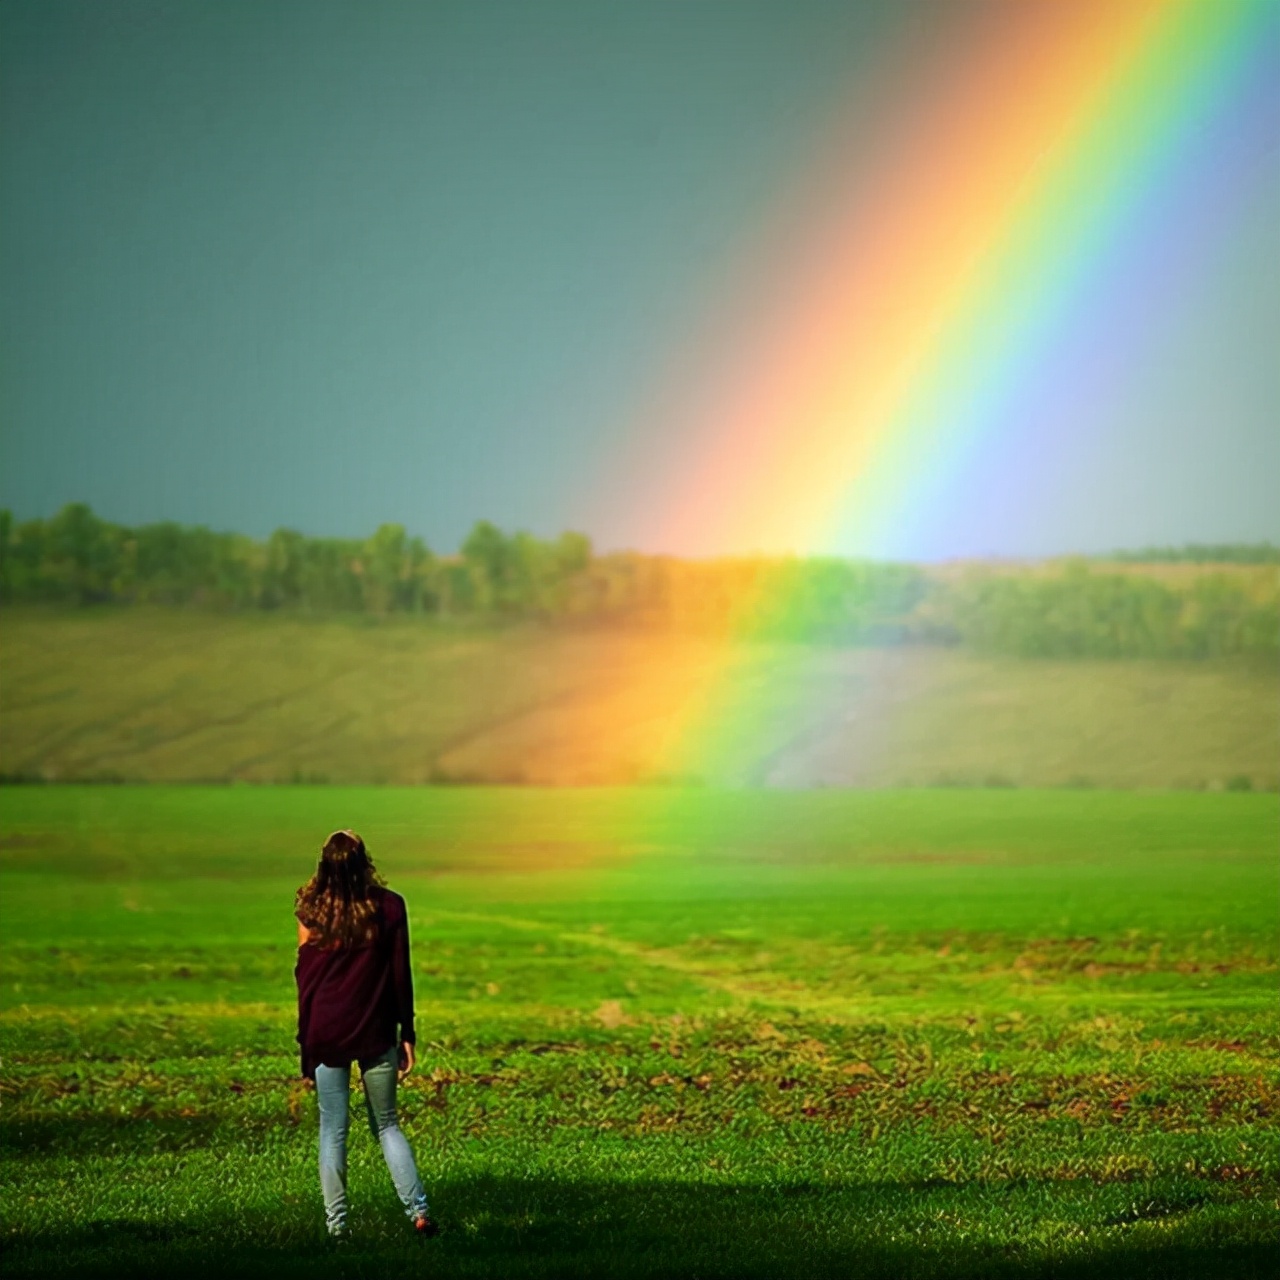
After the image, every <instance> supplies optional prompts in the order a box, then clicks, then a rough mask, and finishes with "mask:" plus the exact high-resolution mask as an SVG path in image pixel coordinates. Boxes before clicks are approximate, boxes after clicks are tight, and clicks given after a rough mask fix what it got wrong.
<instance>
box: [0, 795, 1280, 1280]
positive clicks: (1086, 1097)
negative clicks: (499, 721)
mask: <svg viewBox="0 0 1280 1280" xmlns="http://www.w3.org/2000/svg"><path fill="white" fill-rule="evenodd" d="M1278 809H1280V804H1278V801H1277V798H1276V797H1275V796H1273V795H1234V794H1227V795H1212V794H1191V793H1186V794H1168V793H1166V794H1143V793H1114V792H1100V791H1098V792H1067V791H1058V792H1044V791H1040V792H1036V791H1029V790H1022V791H1007V790H1005V791H978V790H974V791H954V790H953V791H929V790H915V791H898V792H862V793H858V792H838V791H826V792H823V791H816V792H813V791H811V792H804V793H788V792H751V791H745V792H717V791H712V790H700V791H699V790H694V791H680V790H677V789H674V788H647V789H633V790H625V789H619V790H589V789H583V790H575V791H551V790H545V791H544V790H537V789H532V788H524V789H515V790H492V789H482V788H449V789H419V790H408V789H406V790H398V789H363V790H362V789H339V788H303V787H290V788H255V787H220V788H207V789H195V788H192V789H185V788H129V787H99V788H76V787H42V788H41V787H20V788H15V787H9V788H3V789H0V837H2V848H3V857H2V861H0V930H3V938H4V946H3V974H2V976H0V993H2V995H3V1002H2V1008H0V1026H2V1028H3V1038H2V1051H3V1090H4V1105H3V1112H2V1123H3V1128H2V1135H3V1154H4V1180H3V1250H4V1270H5V1274H6V1276H20V1275H58V1276H62V1275H74V1276H93V1275H102V1274H111V1275H125V1274H127V1275H130V1276H149V1275H188V1276H195V1275H212V1274H217V1275H237V1274H263V1275H271V1276H285V1277H287V1276H303V1275H306V1276H328V1275H332V1276H374V1275H379V1276H384V1275H405V1274H428V1275H440V1276H464V1277H465V1276H494V1277H535V1276H536V1277H551V1276H563V1275H581V1276H594V1275H606V1274H608V1275H629V1276H646V1277H648V1276H655V1277H656V1276H691V1277H692V1276H725V1277H729V1276H758V1277H774V1276H797V1277H813V1276H886V1277H888V1276H895V1277H896V1276H909V1277H924V1276H938V1277H942V1276H957V1275H960V1276H966V1275H967V1276H1011V1277H1012V1276H1019V1277H1021V1276H1030V1275H1045V1274H1053V1275H1062V1276H1080V1277H1085V1276H1089V1277H1097V1276H1103V1275H1105V1276H1117V1277H1119V1276H1126V1277H1127V1276H1150V1277H1168V1276H1190V1275H1198V1276H1204V1277H1219V1276H1243V1275H1258V1276H1262V1275H1269V1274H1272V1267H1273V1264H1274V1258H1275V1256H1276V1255H1275V1249H1276V1246H1277V1244H1280V1199H1278V1197H1280V1135H1278V1133H1277V1113H1278V1104H1280V1071H1278V1068H1280V1040H1278V1038H1277V1030H1278V1026H1277V1021H1278V1020H1277V1008H1276V974H1277V929H1276V926H1277V904H1276V892H1275V891H1276V870H1277V858H1276V834H1277V818H1278V816H1280V812H1278ZM348 824H351V825H354V826H356V827H357V828H358V829H360V830H361V831H362V832H363V833H364V834H365V836H366V838H367V839H368V841H369V844H370V847H371V850H372V851H373V853H374V854H375V856H376V857H378V858H379V860H380V865H381V866H382V868H383V869H384V871H385V872H386V874H387V875H388V878H389V879H390V881H391V883H392V884H393V886H395V887H396V888H398V889H400V890H401V891H403V892H404V893H405V895H406V897H407V898H408V900H409V904H410V911H411V920H412V927H413V934H414V961H415V979H416V983H417V990H418V1004H419V1009H420V1022H419V1027H420V1050H421V1066H420V1069H419V1071H418V1072H417V1073H416V1074H415V1075H414V1076H413V1077H411V1080H410V1083H409V1085H408V1087H407V1089H406V1090H405V1092H404V1094H403V1095H402V1118H403V1122H404V1126H405V1128H406V1130H407V1132H408V1133H409V1135H410V1138H411V1141H412V1142H413V1143H414V1145H415V1148H416V1152H417V1155H418V1160H419V1163H420V1166H421V1168H422V1170H423V1173H424V1177H425V1179H426V1182H427V1184H428V1190H429V1193H430V1194H431V1197H432V1202H433V1210H434V1212H435V1213H436V1214H437V1216H438V1217H439V1218H440V1219H441V1221H442V1223H443V1224H444V1227H445V1232H444V1234H443V1235H442V1236H441V1238H439V1239H438V1240H435V1241H431V1242H423V1243H422V1244H419V1243H418V1242H416V1241H413V1240H409V1239H407V1238H406V1236H407V1227H406V1225H405V1223H404V1220H403V1218H402V1217H401V1216H400V1214H399V1206H398V1203H397V1202H396V1200H395V1198H394V1194H393V1192H392V1190H391V1187H390V1182H389V1180H388V1178H387V1177H386V1174H385V1171H384V1170H383V1168H382V1166H381V1161H380V1158H378V1157H377V1156H376V1151H375V1146H374V1144H373V1142H372V1141H370V1140H369V1139H368V1136H367V1135H366V1134H364V1133H362V1132H358V1131H357V1132H353V1135H352V1174H351V1182H352V1194H353V1200H354V1204H355V1216H354V1226H355V1230H356V1235H357V1240H356V1242H355V1243H354V1245H353V1246H352V1247H351V1248H350V1250H349V1252H346V1253H342V1254H337V1255H334V1254H331V1253H329V1252H327V1251H326V1249H325V1246H324V1242H323V1238H322V1228H321V1210H320V1200H319V1191H318V1187H317V1185H316V1177H315V1169H314V1161H315V1144H316V1124H315V1115H314V1100H313V1097H312V1096H311V1095H310V1094H309V1093H307V1092H306V1091H304V1090H303V1089H302V1088H301V1087H300V1085H299V1083H298V1081H297V1079H296V1062H295V1056H294V1046H293V1043H292V1034H293V1028H292V996H293V991H292V977H291V969H292V964H293V953H294V947H293V924H292V920H291V918H290V908H291V901H292V892H293V889H294V888H295V886H296V885H297V883H298V882H299V881H300V880H301V879H303V878H304V877H305V875H306V874H307V873H308V872H309V870H310V866H311V864H312V860H313V857H314V854H315V851H316V849H317V846H318V844H319V843H320V841H321V840H322V839H323V837H324V835H325V834H327V832H328V831H329V830H330V829H332V828H333V827H335V826H338V825H348Z"/></svg>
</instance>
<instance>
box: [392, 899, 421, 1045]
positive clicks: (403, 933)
mask: <svg viewBox="0 0 1280 1280" xmlns="http://www.w3.org/2000/svg"><path fill="white" fill-rule="evenodd" d="M391 976H392V977H393V978H394V980H395V984H396V1017H397V1019H398V1020H399V1022H400V1042H401V1044H404V1045H411V1044H413V1043H414V1042H415V1040H416V1039H417V1035H416V1034H415V1032H414V1029H413V970H412V969H411V968H410V966H409V919H408V911H407V909H405V913H404V916H403V917H402V918H401V919H400V920H398V921H396V925H395V931H394V933H393V935H392V938H391Z"/></svg>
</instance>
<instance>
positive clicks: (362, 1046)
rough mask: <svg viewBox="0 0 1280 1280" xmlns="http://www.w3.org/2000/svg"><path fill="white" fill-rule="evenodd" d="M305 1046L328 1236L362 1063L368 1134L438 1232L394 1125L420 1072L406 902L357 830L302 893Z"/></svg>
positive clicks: (343, 1196) (343, 1194)
mask: <svg viewBox="0 0 1280 1280" xmlns="http://www.w3.org/2000/svg"><path fill="white" fill-rule="evenodd" d="M294 914H295V915H296V916H297V918H298V967H297V969H296V970H295V971H294V972H295V976H296V977H297V980H298V1043H299V1045H301V1047H302V1074H303V1075H304V1076H306V1077H308V1078H309V1079H312V1080H314V1081H315V1086H316V1096H317V1098H318V1100H319V1103H320V1189H321V1190H322V1191H323V1192H324V1212H325V1222H326V1224H327V1226H328V1229H329V1234H330V1235H331V1236H333V1237H335V1238H338V1239H340V1238H342V1237H344V1236H345V1235H346V1234H347V1130H348V1128H349V1126H350V1112H349V1109H348V1102H349V1100H350V1091H351V1064H352V1063H353V1062H358V1063H359V1064H360V1077H361V1080H362V1081H363V1083H364V1101H365V1108H366V1110H367V1112H368V1116H369V1128H370V1130H371V1131H372V1133H373V1135H374V1137H375V1138H377V1140H378V1143H379V1145H380V1146H381V1147H382V1154H383V1157H384V1158H385V1159H386V1162H387V1168H388V1169H389V1170H390V1171H391V1180H392V1182H394V1183H395V1188H396V1192H397V1194H398V1195H399V1196H400V1200H401V1202H402V1203H403V1204H404V1207H405V1212H406V1213H407V1214H408V1215H409V1218H410V1219H411V1220H412V1222H413V1226H414V1229H415V1230H416V1231H418V1232H420V1233H421V1234H423V1235H428V1236H430V1235H435V1233H436V1225H435V1223H434V1222H432V1220H431V1218H430V1217H429V1216H428V1215H427V1196H426V1193H425V1192H424V1191H423V1189H422V1180H421V1179H420V1178H419V1177H418V1170H417V1167H416V1166H415V1164H414V1162H413V1152H412V1151H411V1150H410V1149H409V1143H408V1142H407V1141H406V1139H405V1136H404V1134H403V1133H401V1132H400V1126H399V1124H398V1123H397V1121H396V1082H397V1080H398V1079H400V1078H403V1077H404V1076H406V1075H407V1074H408V1073H409V1072H410V1071H411V1070H412V1068H413V1045H414V1030H413V976H412V973H411V972H410V969H409V920H408V914H407V912H406V910H405V905H404V899H403V898H402V897H401V896H400V895H399V894H398V893H392V892H391V890H390V889H388V888H387V887H386V885H385V884H384V882H383V880H382V877H381V876H380V875H379V874H378V873H377V871H376V870H375V869H374V865H373V861H372V859H370V857H369V855H368V853H367V852H366V851H365V847H364V841H363V840H361V839H360V837H359V836H358V835H356V833H355V832H354V831H335V832H334V833H333V835H331V836H330V837H329V839H328V840H326V841H325V845H324V849H323V851H322V852H321V855H320V865H319V866H318V867H317V868H316V873H315V875H313V876H312V877H311V879H310V880H308V881H307V883H306V884H304V885H303V886H302V888H301V889H299V890H298V894H297V898H296V900H295V904H294Z"/></svg>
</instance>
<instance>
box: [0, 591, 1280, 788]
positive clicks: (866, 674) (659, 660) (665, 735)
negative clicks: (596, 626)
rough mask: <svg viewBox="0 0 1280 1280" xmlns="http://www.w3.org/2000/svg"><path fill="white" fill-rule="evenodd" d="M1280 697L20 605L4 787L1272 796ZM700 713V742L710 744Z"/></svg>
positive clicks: (1, 732) (532, 633) (922, 656)
mask: <svg viewBox="0 0 1280 1280" xmlns="http://www.w3.org/2000/svg"><path fill="white" fill-rule="evenodd" d="M725 672H728V673H729V674H728V676H727V677H723V678H722V679H720V680H719V681H717V680H715V679H713V677H715V676H717V674H722V673H725ZM708 690H710V691H711V692H710V693H708ZM1277 692H1280V681H1278V680H1277V676H1276V673H1275V671H1274V667H1273V665H1272V664H1269V663H1268V664H1265V665H1264V664H1259V663H1247V662H1244V661H1240V660H1235V661H1214V662H1209V661H1204V662H1185V661H1159V660H1145V659H1143V660H1139V659H1129V660H1121V661H1101V660H1086V659H1077V660H1070V661H1067V660H1050V659H1037V660H1021V659H1016V658H1007V657H991V656H981V655H975V654H973V653H970V652H966V651H964V650H960V649H952V648H941V647H923V646H920V647H903V648H898V649H885V648H880V649H876V648H838V647H819V646H807V645H800V644H764V643H756V644H739V645H737V646H735V647H734V648H732V649H727V648H726V646H725V645H724V644H723V643H722V642H718V641H716V640H715V639H712V638H707V637H691V636H683V637H681V636H672V635H640V634H635V633H623V632H610V631H601V630H595V631H577V632H574V631H564V630H561V631H555V630H540V629H534V628H531V627H518V628H509V629H485V628H481V627H476V626H472V627H456V626H453V627H451V626H448V625H445V624H442V623H438V622H432V621H428V620H423V619H415V618H392V619H382V620H378V619H373V618H367V617H365V618H359V617H358V618H352V619H333V618H327V619H317V618H307V617H300V616H296V615H295V616H286V615H279V614H264V613H252V614H243V615H228V614H212V613H200V612H195V611H184V610H165V609H159V608H145V607H132V608H103V609H91V610H79V611H75V610H68V611H51V610H47V609H40V608H34V607H24V606H11V607H10V608H8V609H7V610H5V612H4V615H3V618H2V619H0V771H2V772H3V773H4V774H5V775H6V776H9V777H29V778H41V777H43V778H48V779H51V780H65V779H73V778H81V779H83V778H90V779H92V778H119V779H129V780H142V781H163V782H176V781H193V780H208V781H255V782H288V781H294V780H315V781H320V780H323V781H331V782H351V783H357V782H374V783H377V782H388V783H389V782H403V783H418V782H430V781H435V782H475V781H493V782H527V783H540V784H575V785H581V784H606V783H624V782H660V781H670V780H676V779H679V780H685V781H695V780H696V781H701V782H705V783H707V784H711V785H764V786H782V787H805V786H887V785H900V784H905V785H938V784H950V785H1018V786H1066V785H1076V786H1081V785H1085V786H1088V785H1092V786H1099V787H1205V786H1208V787H1218V786H1226V785H1244V780H1246V779H1247V780H1248V784H1249V785H1252V786H1254V787H1264V786H1265V787H1275V786H1276V785H1277V783H1278V781H1280V765H1278V762H1277V753H1276V750H1275V723H1276V721H1275V711H1276V705H1277V699H1276V695H1277ZM708 697H710V698H711V699H712V701H711V703H710V705H706V700H707V699H708ZM699 707H702V714H701V720H702V721H703V722H704V723H703V726H702V727H701V728H700V727H699V725H698V724H697V723H693V726H692V728H691V727H690V723H691V720H690V718H691V712H690V708H694V709H697V708H699ZM696 719H697V717H696V716H694V720H695V721H696Z"/></svg>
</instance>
